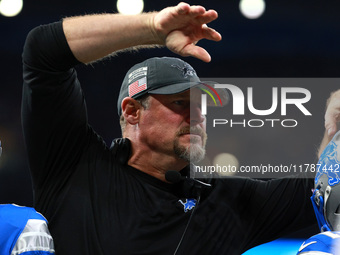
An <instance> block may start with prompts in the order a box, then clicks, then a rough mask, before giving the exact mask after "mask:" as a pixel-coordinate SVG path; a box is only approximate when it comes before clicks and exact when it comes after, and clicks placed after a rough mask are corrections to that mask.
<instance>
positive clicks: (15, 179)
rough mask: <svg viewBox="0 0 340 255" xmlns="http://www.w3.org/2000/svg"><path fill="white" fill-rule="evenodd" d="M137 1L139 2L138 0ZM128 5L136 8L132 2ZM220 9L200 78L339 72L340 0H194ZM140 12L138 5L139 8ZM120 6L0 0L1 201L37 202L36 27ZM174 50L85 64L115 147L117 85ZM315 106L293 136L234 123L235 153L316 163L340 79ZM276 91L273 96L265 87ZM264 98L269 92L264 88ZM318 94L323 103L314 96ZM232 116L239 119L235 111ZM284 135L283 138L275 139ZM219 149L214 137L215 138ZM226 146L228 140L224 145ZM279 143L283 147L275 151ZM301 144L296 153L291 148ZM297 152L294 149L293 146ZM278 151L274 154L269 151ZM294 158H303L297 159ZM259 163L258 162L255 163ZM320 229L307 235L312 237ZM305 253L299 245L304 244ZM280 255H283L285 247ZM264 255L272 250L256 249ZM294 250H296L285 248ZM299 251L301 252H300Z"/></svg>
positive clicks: (144, 5) (100, 125) (243, 157)
mask: <svg viewBox="0 0 340 255" xmlns="http://www.w3.org/2000/svg"><path fill="white" fill-rule="evenodd" d="M134 1H136V0H134ZM126 2H127V6H128V7H127V8H126V7H124V3H126ZM187 2H188V3H190V4H199V5H203V6H205V7H206V8H207V9H215V10H217V11H218V13H219V18H218V20H216V21H214V22H212V23H211V24H210V26H211V27H213V28H215V29H216V30H217V31H219V32H220V33H221V34H222V37H223V39H222V41H221V42H219V43H215V42H209V41H202V42H200V43H199V44H200V45H201V46H203V47H205V48H206V49H207V50H208V51H209V52H210V54H211V56H212V62H211V63H203V62H201V61H199V60H196V59H193V58H186V59H185V60H186V61H187V62H189V63H190V64H191V65H192V66H193V67H194V68H195V69H196V71H197V73H198V74H199V76H200V77H206V78H209V77H235V78H246V77H248V78H255V77H273V78H283V77H293V78H294V77H304V78H316V77H319V78H330V77H338V76H339V57H340V35H339V28H340V22H339V19H340V18H339V11H340V3H339V2H338V1H334V0H329V1H321V0H311V1H299V0H297V1H296V0H295V1H292V0H288V1H282V0H279V1H269V0H242V1H239V0H236V1H226V0H225V1H221V0H210V1H203V0H201V1H187ZM177 3H178V1H171V0H165V1H151V0H144V2H140V1H137V2H133V3H131V2H128V1H124V0H120V3H119V4H123V6H120V7H119V10H120V11H128V12H131V11H136V12H138V11H139V10H132V9H131V7H140V10H141V9H142V10H143V11H154V10H160V9H162V8H164V7H167V6H171V5H176V4H177ZM137 9H138V8H137ZM104 12H106V13H111V12H118V8H117V2H116V1H115V0H96V1H90V0H82V1H80V0H73V1H66V0H58V1H56V0H49V1H40V0H39V1H38V0H0V33H1V40H0V57H1V58H0V59H1V61H0V140H1V143H2V147H3V155H2V157H1V159H0V203H16V204H20V205H27V206H32V205H33V198H32V196H33V194H32V191H31V180H30V175H29V170H28V163H27V157H26V152H25V146H24V142H23V137H22V131H21V123H20V105H21V85H22V64H21V53H22V48H23V45H24V42H25V38H26V35H27V33H28V32H29V31H30V30H31V29H32V28H34V27H36V26H39V25H41V24H45V23H50V22H54V21H58V20H60V19H62V18H64V17H67V16H75V15H83V14H91V13H104ZM165 55H167V56H174V54H172V53H171V52H169V51H168V50H166V49H153V50H140V51H139V52H124V53H119V54H118V56H117V57H115V58H114V59H106V60H103V61H101V62H99V63H96V64H93V65H89V66H78V67H77V71H78V74H79V79H80V81H81V83H82V85H83V89H84V92H85V95H86V99H87V106H88V114H89V120H90V124H91V125H92V126H93V127H94V129H95V130H96V131H97V132H98V133H99V134H101V135H102V136H103V138H104V140H105V141H106V142H107V143H108V144H110V143H111V140H112V139H113V138H116V137H120V135H121V134H120V127H119V124H118V123H119V122H118V115H117V110H116V100H117V97H118V90H119V87H120V84H121V81H122V80H123V77H124V75H125V73H126V71H127V70H128V69H129V68H130V67H131V66H132V65H134V64H135V63H138V62H141V61H143V60H144V59H146V58H148V57H153V56H165ZM310 89H311V91H312V101H311V102H310V103H309V106H308V107H310V109H312V110H311V111H312V113H313V119H312V120H313V121H311V122H306V123H308V125H307V124H306V125H304V126H301V127H299V128H296V129H294V130H290V131H289V133H275V132H271V131H269V132H268V130H267V131H266V130H264V129H263V130H246V129H225V134H224V135H225V137H226V139H225V141H226V142H225V144H228V148H227V147H223V148H227V149H226V150H227V151H226V152H228V153H232V154H233V156H235V157H236V158H237V159H238V161H239V162H240V164H242V162H257V163H260V162H261V159H267V158H269V157H270V158H271V159H273V160H274V162H289V160H290V159H292V158H294V160H296V159H298V162H300V163H312V162H314V163H315V160H316V157H315V152H316V149H317V147H318V144H319V142H320V141H321V138H322V135H323V113H324V109H325V102H326V99H327V98H328V96H329V94H330V92H331V91H333V90H335V89H337V85H334V84H333V85H331V86H328V85H324V84H322V83H320V84H314V85H313V87H310ZM263 95H264V96H266V97H267V98H268V93H267V94H266V93H263ZM256 98H257V100H259V101H261V96H260V95H259V94H257V95H256ZM315 99H316V100H315ZM229 118H230V117H229ZM273 141H275V143H273ZM210 146H211V144H210ZM223 146H224V144H223ZM278 148H280V151H279V153H277V154H275V153H273V151H274V152H275V151H276V150H277V149H278ZM292 148H294V150H292ZM288 152H289V153H288ZM268 153H269V154H268ZM294 162H295V161H294ZM247 164H250V163H247ZM316 231H317V228H315V227H314V228H311V229H307V230H306V231H303V232H302V233H298V234H297V235H296V236H293V237H296V238H300V239H304V238H306V237H308V236H310V235H311V234H313V233H315V232H316ZM295 251H296V250H295ZM275 252H276V253H277V254H281V253H279V252H280V249H277V248H276V251H275ZM257 254H265V253H263V252H257ZM282 254H288V253H282ZM293 254H295V253H293Z"/></svg>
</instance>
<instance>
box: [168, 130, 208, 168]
mask: <svg viewBox="0 0 340 255" xmlns="http://www.w3.org/2000/svg"><path fill="white" fill-rule="evenodd" d="M189 132H190V134H198V135H200V136H201V139H202V145H200V143H201V139H200V138H198V137H196V136H190V146H188V147H185V146H183V145H181V144H180V143H179V139H175V141H174V152H175V154H176V155H177V156H178V157H179V158H181V159H184V160H185V161H187V162H191V163H197V162H199V161H201V160H202V159H203V158H204V156H205V144H206V140H207V134H206V132H205V131H204V130H203V129H201V128H199V127H190V128H189V127H188V128H183V129H181V130H180V131H179V132H177V134H176V137H179V136H180V135H182V134H188V133H189Z"/></svg>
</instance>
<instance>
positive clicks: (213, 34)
mask: <svg viewBox="0 0 340 255" xmlns="http://www.w3.org/2000/svg"><path fill="white" fill-rule="evenodd" d="M202 30H203V37H204V38H205V39H208V40H212V41H215V42H218V41H220V40H222V36H221V34H220V33H219V32H217V31H216V30H215V29H212V28H210V27H208V26H207V25H206V24H204V25H203V26H202Z"/></svg>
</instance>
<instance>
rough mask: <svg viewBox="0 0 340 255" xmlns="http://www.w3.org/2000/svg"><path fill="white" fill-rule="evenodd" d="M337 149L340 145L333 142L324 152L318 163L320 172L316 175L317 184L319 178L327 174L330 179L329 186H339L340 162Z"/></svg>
mask: <svg viewBox="0 0 340 255" xmlns="http://www.w3.org/2000/svg"><path fill="white" fill-rule="evenodd" d="M337 147H338V145H337V144H336V143H335V142H334V141H331V142H330V143H329V144H328V145H327V147H326V148H325V150H324V151H323V152H322V154H321V156H320V160H319V162H318V164H319V166H318V172H317V173H316V176H315V184H317V183H318V181H319V178H320V177H321V176H322V175H323V174H327V177H328V184H329V185H330V186H333V185H335V184H338V183H339V182H340V178H339V175H338V173H339V169H337V168H339V164H340V162H339V161H338V159H337V158H338V156H337V154H338V153H337Z"/></svg>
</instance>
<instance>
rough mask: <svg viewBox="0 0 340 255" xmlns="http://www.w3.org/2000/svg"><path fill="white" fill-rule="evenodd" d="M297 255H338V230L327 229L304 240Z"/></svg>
mask: <svg viewBox="0 0 340 255" xmlns="http://www.w3.org/2000/svg"><path fill="white" fill-rule="evenodd" d="M297 255H340V231H334V232H332V231H327V232H323V233H320V234H317V235H315V236H312V237H311V238H309V239H308V240H306V241H305V242H304V243H303V244H302V245H301V247H300V249H299V252H298V253H297Z"/></svg>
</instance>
